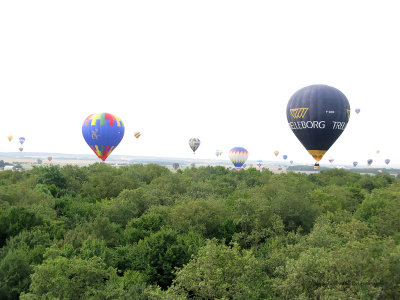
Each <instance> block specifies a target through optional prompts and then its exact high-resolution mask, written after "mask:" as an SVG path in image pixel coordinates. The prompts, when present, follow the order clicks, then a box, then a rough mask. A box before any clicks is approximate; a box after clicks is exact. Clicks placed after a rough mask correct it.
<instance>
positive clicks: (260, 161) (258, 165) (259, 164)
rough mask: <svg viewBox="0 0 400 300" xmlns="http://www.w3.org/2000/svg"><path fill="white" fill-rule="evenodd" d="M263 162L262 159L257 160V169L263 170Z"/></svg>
mask: <svg viewBox="0 0 400 300" xmlns="http://www.w3.org/2000/svg"><path fill="white" fill-rule="evenodd" d="M262 163H263V161H262V160H261V159H259V160H257V167H259V168H261V166H262Z"/></svg>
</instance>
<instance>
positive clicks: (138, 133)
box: [133, 131, 141, 139]
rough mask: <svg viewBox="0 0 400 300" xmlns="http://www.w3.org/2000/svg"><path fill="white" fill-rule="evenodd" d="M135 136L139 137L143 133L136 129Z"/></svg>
mask: <svg viewBox="0 0 400 300" xmlns="http://www.w3.org/2000/svg"><path fill="white" fill-rule="evenodd" d="M133 135H134V136H135V138H137V139H138V138H139V137H140V136H141V133H140V132H139V131H136V132H135V133H134V134H133Z"/></svg>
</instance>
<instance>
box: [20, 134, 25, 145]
mask: <svg viewBox="0 0 400 300" xmlns="http://www.w3.org/2000/svg"><path fill="white" fill-rule="evenodd" d="M19 143H20V144H21V145H23V144H24V143H25V138H24V137H22V136H21V137H20V138H19Z"/></svg>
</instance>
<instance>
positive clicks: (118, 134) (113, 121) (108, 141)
mask: <svg viewBox="0 0 400 300" xmlns="http://www.w3.org/2000/svg"><path fill="white" fill-rule="evenodd" d="M124 133H125V127H124V123H123V122H122V121H121V119H120V118H118V117H117V116H115V115H112V114H109V113H98V114H91V115H90V116H88V117H87V118H86V119H85V121H84V122H83V125H82V135H83V138H84V139H85V141H86V143H87V144H88V145H89V147H90V148H91V149H92V150H93V152H94V153H95V154H96V155H97V157H98V158H100V159H101V160H103V161H105V160H106V159H107V157H108V156H109V155H110V154H111V152H112V151H113V150H114V149H115V148H116V147H117V146H118V144H119V143H120V142H121V140H122V138H123V137H124Z"/></svg>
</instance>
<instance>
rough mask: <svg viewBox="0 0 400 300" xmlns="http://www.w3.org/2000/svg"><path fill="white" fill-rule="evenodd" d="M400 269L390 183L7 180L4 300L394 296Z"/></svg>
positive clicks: (26, 175)
mask: <svg viewBox="0 0 400 300" xmlns="http://www.w3.org/2000/svg"><path fill="white" fill-rule="evenodd" d="M399 270H400V180H399V179H396V178H394V177H392V176H390V175H388V174H384V173H383V174H378V175H376V176H373V175H361V174H358V173H354V172H348V171H345V170H338V169H333V170H328V171H321V172H320V173H315V174H311V175H306V174H301V173H294V172H288V173H282V174H273V173H271V172H270V171H268V170H264V171H262V172H260V171H258V170H256V169H255V168H249V169H247V170H240V171H236V170H227V169H225V168H224V167H199V168H188V169H184V170H178V171H176V172H175V171H170V170H169V169H168V168H166V167H163V166H160V165H156V164H148V165H133V166H124V167H120V168H115V167H111V166H108V165H106V164H93V165H90V166H88V167H78V166H72V165H67V166H64V167H61V168H60V167H57V166H52V165H50V166H38V167H34V168H33V169H32V170H29V171H25V172H16V171H3V172H0V299H19V298H20V299H187V298H192V299H308V298H319V299H345V298H346V299H347V298H356V299H359V298H365V299H370V298H374V299H399V298H400V272H399Z"/></svg>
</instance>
